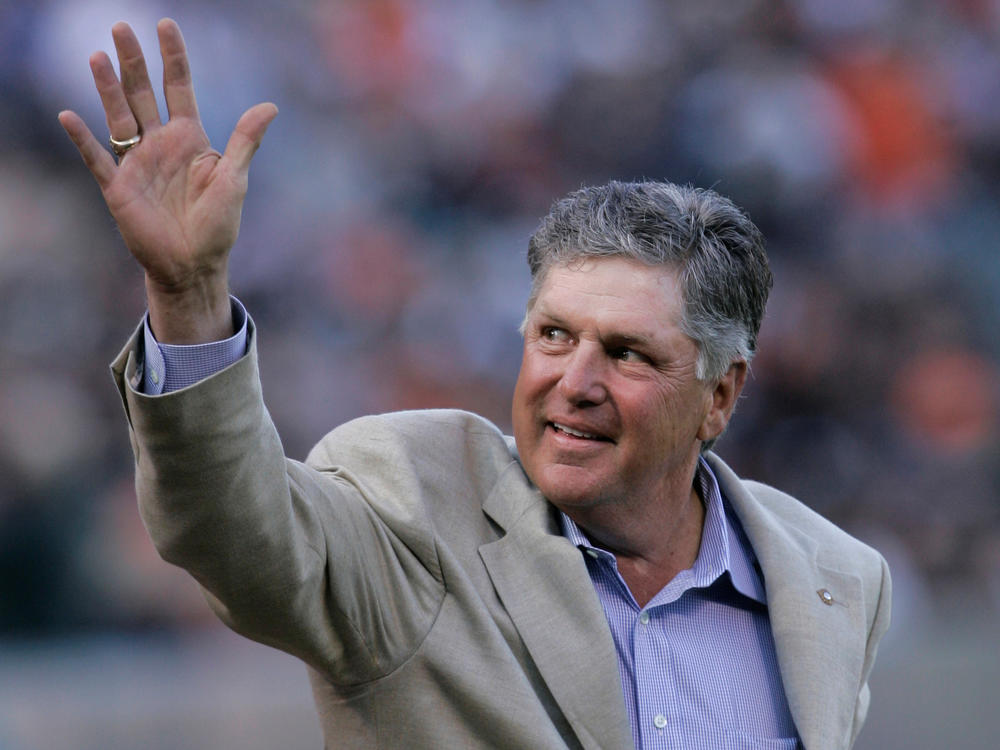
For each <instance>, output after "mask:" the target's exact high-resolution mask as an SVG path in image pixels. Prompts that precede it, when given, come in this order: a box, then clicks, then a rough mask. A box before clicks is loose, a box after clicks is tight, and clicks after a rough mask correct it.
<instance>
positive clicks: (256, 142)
mask: <svg viewBox="0 0 1000 750" xmlns="http://www.w3.org/2000/svg"><path fill="white" fill-rule="evenodd" d="M277 115H278V108H277V107H276V106H275V105H273V104H271V103H270V102H264V103H263V104H257V105H254V106H253V107H251V108H250V109H248V110H247V111H246V112H244V113H243V115H242V117H240V119H239V121H238V122H237V123H236V127H235V128H234V129H233V134H232V135H231V136H229V142H228V143H227V144H226V151H225V153H224V154H223V155H222V156H223V158H224V159H226V160H227V161H230V162H232V166H233V168H234V169H236V170H238V171H243V172H246V171H248V170H249V169H250V160H251V159H252V158H253V155H254V154H255V153H257V149H258V148H260V142H261V141H262V140H263V139H264V133H266V132H267V127H268V125H270V124H271V121H272V120H273V119H274V118H275V117H277Z"/></svg>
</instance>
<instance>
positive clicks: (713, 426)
mask: <svg viewBox="0 0 1000 750" xmlns="http://www.w3.org/2000/svg"><path fill="white" fill-rule="evenodd" d="M746 380H747V363H746V362H745V361H743V360H742V359H741V360H737V361H736V362H733V363H732V364H731V365H730V366H729V370H728V371H727V372H726V374H725V375H723V376H722V377H721V378H719V380H718V381H717V382H716V384H715V388H714V389H713V390H712V392H711V398H712V402H711V404H710V405H709V408H708V412H707V413H706V414H705V419H704V420H703V421H702V423H701V428H700V429H699V430H698V439H699V440H701V441H702V442H705V441H708V440H715V439H716V438H717V437H719V435H721V434H722V433H723V432H725V430H726V426H727V425H728V424H729V418H730V417H731V416H732V415H733V410H734V409H735V408H736V402H737V400H739V397H740V393H742V392H743V386H744V384H745V383H746Z"/></svg>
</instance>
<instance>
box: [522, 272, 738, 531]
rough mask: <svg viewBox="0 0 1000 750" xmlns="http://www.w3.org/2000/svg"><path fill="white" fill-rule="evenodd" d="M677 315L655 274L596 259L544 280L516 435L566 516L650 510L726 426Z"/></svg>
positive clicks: (678, 303) (670, 289)
mask: <svg viewBox="0 0 1000 750" xmlns="http://www.w3.org/2000/svg"><path fill="white" fill-rule="evenodd" d="M681 309H682V296H681V292H680V289H679V287H678V283H677V279H676V277H675V275H674V274H673V273H671V272H669V271H667V270H665V269H662V268H651V267H649V266H646V265H644V264H642V263H639V262H637V261H631V260H627V259H624V258H601V259H595V260H588V261H587V262H586V263H584V264H583V265H572V266H568V267H565V266H557V267H554V268H552V269H550V270H549V272H548V275H547V277H546V278H545V281H544V282H543V285H542V288H541V290H540V292H539V294H538V297H537V300H536V302H535V304H534V306H533V307H532V309H531V311H530V312H529V314H528V317H527V321H526V327H525V334H524V358H523V361H522V363H521V372H520V375H519V376H518V380H517V386H516V387H515V390H514V404H513V422H514V436H515V439H516V441H517V447H518V452H519V453H520V456H521V461H522V463H523V465H524V468H525V470H526V471H527V473H528V476H529V477H530V478H531V480H532V481H533V482H534V483H535V485H536V486H537V487H538V488H539V489H540V490H541V492H542V494H544V495H545V497H546V498H548V500H549V501H550V502H552V503H553V504H554V505H556V506H557V507H559V508H561V509H562V510H564V511H566V512H568V513H569V514H570V515H571V516H572V515H573V513H572V510H573V509H574V508H579V509H583V508H587V507H593V506H597V505H600V504H608V503H611V504H618V505H621V506H622V507H629V506H634V505H635V504H637V503H644V502H647V501H653V502H656V501H658V500H659V499H661V497H662V495H663V493H665V492H668V491H670V489H671V488H672V487H675V486H678V484H679V483H680V484H683V482H684V481H688V482H689V481H690V477H691V473H692V472H693V469H694V465H695V463H696V461H697V456H698V452H699V450H700V445H701V441H702V440H704V439H709V438H712V437H715V436H716V435H717V434H718V432H721V429H722V427H724V425H725V420H724V419H723V420H722V421H721V424H720V419H719V418H720V416H721V415H720V413H719V406H720V405H719V403H718V402H719V399H718V398H717V396H716V388H715V387H714V385H713V384H707V383H703V382H701V381H699V380H698V379H697V378H696V377H695V363H696V360H697V357H698V347H697V345H696V344H695V342H694V341H693V340H692V339H691V338H689V337H688V336H687V335H685V334H684V333H683V332H682V331H681V329H680V327H679V325H678V324H679V322H680V320H681ZM725 417H728V410H727V411H726V413H725ZM687 487H688V491H690V484H688V485H687Z"/></svg>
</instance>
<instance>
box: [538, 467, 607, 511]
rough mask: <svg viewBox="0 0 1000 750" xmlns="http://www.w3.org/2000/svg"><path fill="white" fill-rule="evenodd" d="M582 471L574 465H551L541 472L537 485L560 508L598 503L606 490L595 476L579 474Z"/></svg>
mask: <svg viewBox="0 0 1000 750" xmlns="http://www.w3.org/2000/svg"><path fill="white" fill-rule="evenodd" d="M581 473H583V472H581V470H580V469H577V468H574V467H549V468H548V469H546V470H543V471H542V472H541V475H540V476H539V477H538V481H536V482H535V486H536V487H538V489H539V491H540V492H541V493H542V495H543V496H544V497H545V499H546V500H548V501H549V502H550V503H552V504H553V505H555V506H556V507H557V508H559V509H563V508H585V507H589V506H592V505H597V504H598V503H600V501H601V498H602V497H603V495H604V492H602V490H601V487H600V486H599V485H597V484H596V483H595V482H594V481H593V477H585V476H579V475H580V474H581Z"/></svg>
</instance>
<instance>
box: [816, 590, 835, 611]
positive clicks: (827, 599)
mask: <svg viewBox="0 0 1000 750" xmlns="http://www.w3.org/2000/svg"><path fill="white" fill-rule="evenodd" d="M816 593H817V594H819V599H820V601H821V602H823V604H825V605H827V606H828V607H829V606H832V605H833V594H831V593H830V592H829V591H828V590H827V589H819V590H818V591H817V592H816Z"/></svg>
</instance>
